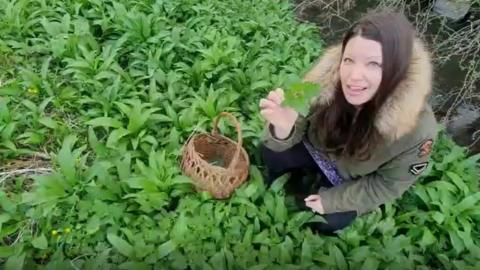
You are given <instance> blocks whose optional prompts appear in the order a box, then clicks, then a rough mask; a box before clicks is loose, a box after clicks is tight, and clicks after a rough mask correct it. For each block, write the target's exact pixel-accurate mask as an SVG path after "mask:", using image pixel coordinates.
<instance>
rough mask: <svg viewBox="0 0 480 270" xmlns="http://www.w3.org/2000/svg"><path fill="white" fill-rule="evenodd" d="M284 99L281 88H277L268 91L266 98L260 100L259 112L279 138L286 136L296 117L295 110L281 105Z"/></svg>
mask: <svg viewBox="0 0 480 270" xmlns="http://www.w3.org/2000/svg"><path fill="white" fill-rule="evenodd" d="M284 99H285V96H284V93H283V89H281V88H277V89H276V90H274V91H270V93H268V96H267V98H266V99H265V98H262V99H261V100H260V114H261V115H262V117H263V118H264V119H265V120H266V121H268V122H269V123H270V124H272V125H273V126H274V128H275V135H276V136H277V137H278V138H280V139H282V138H286V137H287V136H288V135H289V134H290V131H292V128H293V126H294V125H295V121H297V117H298V113H297V112H296V111H295V110H293V109H292V108H289V107H283V106H282V105H281V104H282V102H283V100H284Z"/></svg>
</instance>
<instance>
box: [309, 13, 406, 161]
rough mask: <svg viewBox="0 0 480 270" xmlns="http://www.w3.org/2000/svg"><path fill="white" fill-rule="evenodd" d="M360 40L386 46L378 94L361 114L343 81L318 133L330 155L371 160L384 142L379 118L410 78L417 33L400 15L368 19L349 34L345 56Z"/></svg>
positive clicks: (320, 120) (321, 117) (320, 115)
mask: <svg viewBox="0 0 480 270" xmlns="http://www.w3.org/2000/svg"><path fill="white" fill-rule="evenodd" d="M356 36H361V37H363V38H366V39H370V40H374V41H377V42H379V43H380V44H382V57H383V61H382V80H381V82H380V85H379V88H378V91H377V92H376V94H375V96H374V97H373V98H372V99H371V100H370V101H368V102H367V103H365V104H364V105H363V106H362V107H361V109H360V110H357V109H356V108H355V107H354V106H353V105H351V104H350V103H348V102H347V100H346V99H345V96H344V94H343V91H342V86H341V82H340V80H339V81H338V82H337V85H336V89H335V95H334V100H333V102H332V103H331V105H330V106H327V107H325V108H323V109H320V110H319V111H318V112H317V113H318V116H317V117H318V118H317V119H318V125H317V127H318V132H317V133H318V134H319V136H321V138H322V139H323V141H324V143H325V146H326V148H327V151H329V152H332V153H334V154H336V155H347V156H349V157H354V158H358V159H368V158H369V157H370V154H371V152H372V150H373V148H374V147H375V146H376V145H378V144H379V143H380V141H381V139H382V138H381V136H380V134H379V133H378V131H377V129H376V128H375V119H376V117H377V114H378V112H379V110H380V108H381V106H382V105H383V104H384V103H385V101H386V100H387V98H388V97H389V96H390V95H392V94H393V92H394V91H395V88H396V87H397V85H398V83H399V82H400V81H401V80H402V79H403V78H405V76H406V73H407V70H408V67H409V63H410V59H411V55H412V47H413V38H414V29H413V27H412V25H411V24H410V22H409V21H408V20H407V19H406V18H405V17H404V16H403V15H402V14H399V13H390V12H382V13H377V14H371V15H368V16H366V17H364V18H363V19H361V20H360V21H358V22H357V23H356V24H354V25H353V26H352V27H351V28H350V29H349V31H347V33H346V34H345V37H344V39H343V42H342V55H343V52H344V50H345V46H346V45H347V43H348V41H349V40H350V39H351V38H353V37H356ZM339 61H341V59H340V60H339ZM322 131H327V132H322Z"/></svg>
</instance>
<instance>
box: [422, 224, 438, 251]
mask: <svg viewBox="0 0 480 270" xmlns="http://www.w3.org/2000/svg"><path fill="white" fill-rule="evenodd" d="M436 241H437V239H436V238H435V236H434V235H433V234H432V232H431V231H430V230H429V229H428V228H424V229H423V236H422V239H421V240H420V243H419V244H420V246H421V247H423V248H424V247H426V246H429V245H431V244H433V243H435V242H436Z"/></svg>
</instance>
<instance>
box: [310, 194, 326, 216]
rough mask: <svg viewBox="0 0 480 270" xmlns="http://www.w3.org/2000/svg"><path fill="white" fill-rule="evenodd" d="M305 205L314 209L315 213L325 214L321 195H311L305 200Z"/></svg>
mask: <svg viewBox="0 0 480 270" xmlns="http://www.w3.org/2000/svg"><path fill="white" fill-rule="evenodd" d="M305 204H306V205H307V206H308V207H310V208H311V209H312V211H313V212H317V213H319V214H324V212H325V211H324V210H323V204H322V198H320V195H310V196H308V197H307V198H305Z"/></svg>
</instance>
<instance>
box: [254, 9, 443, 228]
mask: <svg viewBox="0 0 480 270" xmlns="http://www.w3.org/2000/svg"><path fill="white" fill-rule="evenodd" d="M431 77H432V67H431V63H430V57H429V54H428V52H427V51H426V49H425V47H424V45H423V43H422V42H421V41H420V40H419V39H418V38H416V37H415V32H414V29H413V27H412V26H411V24H410V23H409V22H408V20H407V19H406V18H405V17H404V16H403V15H401V14H395V13H380V14H375V15H369V16H367V17H365V18H363V19H362V20H360V21H359V22H358V23H357V24H355V25H353V26H352V28H351V29H350V30H349V31H348V32H347V33H346V35H345V37H344V39H343V42H342V44H341V45H337V46H333V47H331V48H328V49H327V50H326V52H325V53H324V55H323V56H322V57H321V58H320V61H318V63H317V64H316V65H315V66H314V67H313V69H312V70H310V71H309V72H308V73H307V74H306V76H305V77H304V81H308V82H315V83H318V84H320V85H321V92H320V93H319V95H318V96H317V97H316V98H315V100H314V101H313V102H312V103H310V112H309V114H308V116H306V117H302V116H299V115H298V113H297V112H295V111H294V110H293V109H291V108H288V107H284V106H282V101H283V99H284V95H283V90H282V89H277V90H274V91H271V92H270V93H269V94H268V96H267V98H265V99H262V100H261V101H260V107H261V115H262V117H263V118H264V119H265V120H266V121H267V128H266V129H265V133H264V136H263V139H262V146H261V151H262V157H263V160H264V162H265V165H266V168H267V174H268V175H267V179H268V181H270V182H271V181H273V180H274V179H276V178H277V177H279V176H281V175H282V174H285V173H287V172H288V173H291V175H290V176H291V177H290V180H289V182H292V181H294V182H295V183H296V184H298V185H302V180H301V179H302V178H305V177H304V176H305V175H312V173H313V174H314V176H315V184H316V185H320V189H319V190H318V189H317V190H316V191H314V192H313V193H307V194H304V196H303V198H304V201H303V202H302V203H303V204H304V206H305V208H306V209H311V210H313V211H314V212H317V213H319V214H322V215H323V217H324V218H325V219H326V221H327V223H326V224H325V223H321V224H318V225H316V228H315V229H316V230H317V231H319V232H321V233H325V234H332V233H334V232H336V231H337V230H339V229H342V228H344V227H345V226H347V225H349V224H350V223H351V222H352V221H353V220H354V219H355V218H356V217H357V216H359V215H362V214H364V213H366V212H369V211H371V210H374V209H375V208H377V207H378V206H380V205H382V204H384V203H386V202H389V201H392V200H394V199H396V198H398V197H400V196H401V195H402V194H403V193H404V192H405V191H406V190H407V189H408V188H409V187H410V186H411V185H412V184H413V183H414V182H415V181H416V179H417V178H418V176H419V175H420V174H421V173H422V172H423V171H424V170H425V168H426V167H427V165H428V160H429V156H430V152H431V148H432V143H433V141H434V139H435V136H436V125H437V123H436V120H435V117H434V115H433V112H432V109H431V107H430V106H429V105H428V104H427V98H428V95H429V93H430V91H431ZM303 184H304V183H303ZM308 188H309V187H306V189H308Z"/></svg>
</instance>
